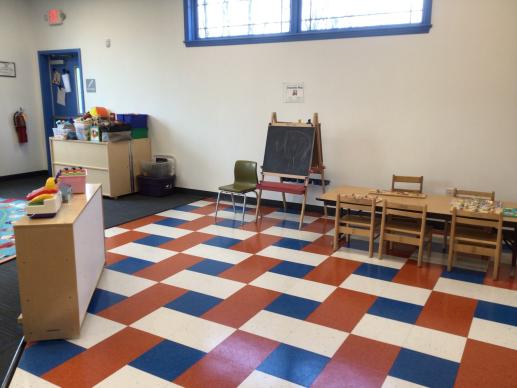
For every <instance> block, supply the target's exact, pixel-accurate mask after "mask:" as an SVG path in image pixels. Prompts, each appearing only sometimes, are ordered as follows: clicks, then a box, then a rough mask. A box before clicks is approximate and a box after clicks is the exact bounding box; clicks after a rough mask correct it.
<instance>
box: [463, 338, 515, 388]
mask: <svg viewBox="0 0 517 388" xmlns="http://www.w3.org/2000/svg"><path fill="white" fill-rule="evenodd" d="M455 386H456V387H459V388H460V387H465V388H471V387H515V386H517V352H516V351H515V350H511V349H508V348H503V347H500V346H496V345H490V344H487V343H484V342H479V341H475V340H471V339H468V340H467V345H466V346H465V350H464V352H463V358H462V359H461V364H460V368H459V371H458V375H457V377H456V384H455Z"/></svg>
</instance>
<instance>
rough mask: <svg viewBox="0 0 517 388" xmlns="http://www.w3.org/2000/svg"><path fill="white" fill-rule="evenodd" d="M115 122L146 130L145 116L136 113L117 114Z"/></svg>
mask: <svg viewBox="0 0 517 388" xmlns="http://www.w3.org/2000/svg"><path fill="white" fill-rule="evenodd" d="M117 120H119V121H122V122H124V123H126V124H129V125H131V127H133V128H147V115H143V114H136V113H119V114H117Z"/></svg>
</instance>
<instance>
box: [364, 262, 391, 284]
mask: <svg viewBox="0 0 517 388" xmlns="http://www.w3.org/2000/svg"><path fill="white" fill-rule="evenodd" d="M397 272H398V270H396V269H394V268H388V267H383V266H382V265H375V264H368V263H364V264H361V266H359V268H357V269H356V270H355V271H354V274H356V275H362V276H368V277H370V278H374V279H380V280H386V281H391V280H392V279H393V278H394V277H395V275H396V274H397Z"/></svg>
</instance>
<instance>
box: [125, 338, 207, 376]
mask: <svg viewBox="0 0 517 388" xmlns="http://www.w3.org/2000/svg"><path fill="white" fill-rule="evenodd" d="M204 355H205V353H203V352H202V351H200V350H197V349H193V348H190V347H188V346H185V345H181V344H178V343H176V342H172V341H168V340H163V341H162V342H160V343H159V344H158V345H156V346H155V347H154V348H151V349H150V350H148V351H147V352H145V353H144V354H142V355H141V356H140V357H138V358H137V359H135V360H133V361H132V362H131V363H130V364H129V365H131V366H132V367H135V368H138V369H140V370H143V371H144V372H147V373H150V374H152V375H154V376H158V377H160V378H162V379H165V380H168V381H172V380H174V379H175V378H176V377H178V376H179V375H181V374H182V373H183V372H185V371H186V370H187V369H189V368H190V367H191V366H192V365H194V364H195V363H196V362H198V361H199V360H200V359H201V358H203V356H204Z"/></svg>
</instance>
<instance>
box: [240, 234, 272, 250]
mask: <svg viewBox="0 0 517 388" xmlns="http://www.w3.org/2000/svg"><path fill="white" fill-rule="evenodd" d="M280 239H281V237H278V236H270V235H267V234H261V233H259V234H256V235H255V236H252V237H250V238H247V239H246V240H242V241H241V242H240V243H237V244H235V245H234V246H232V249H235V250H236V251H241V252H248V253H258V252H260V251H261V250H262V249H264V248H267V247H268V246H270V245H273V244H274V243H276V242H277V241H278V240H280Z"/></svg>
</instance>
